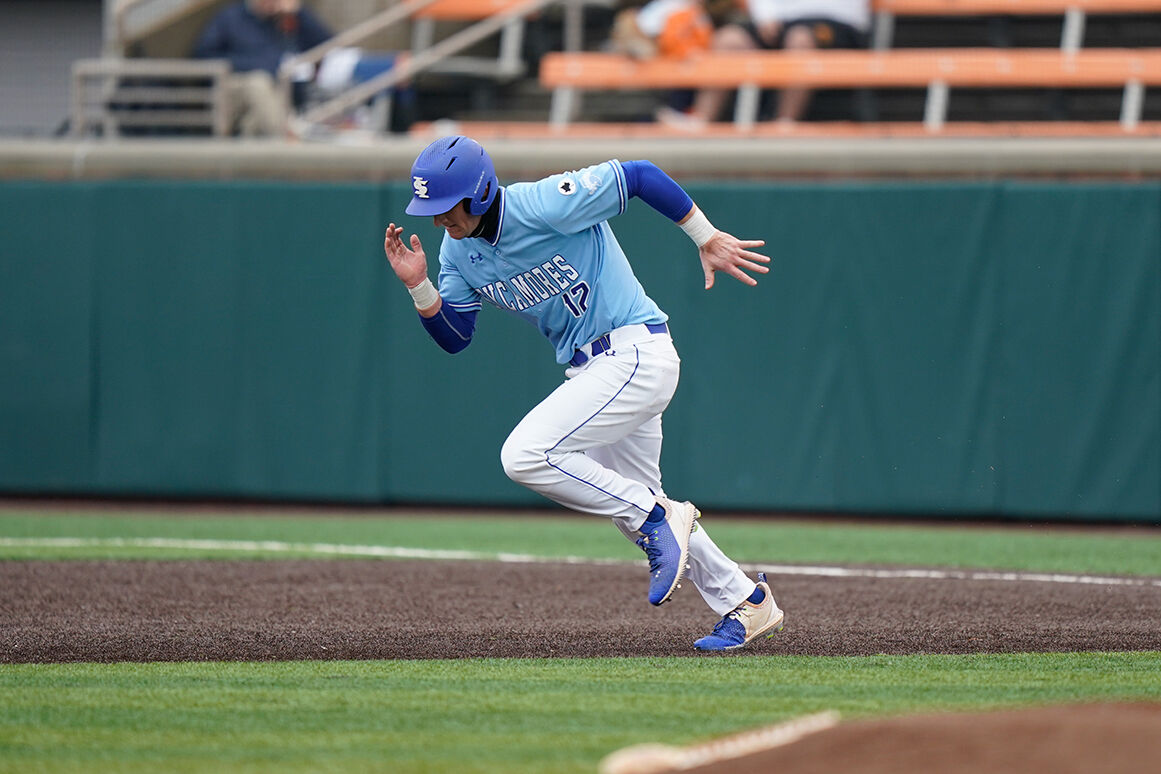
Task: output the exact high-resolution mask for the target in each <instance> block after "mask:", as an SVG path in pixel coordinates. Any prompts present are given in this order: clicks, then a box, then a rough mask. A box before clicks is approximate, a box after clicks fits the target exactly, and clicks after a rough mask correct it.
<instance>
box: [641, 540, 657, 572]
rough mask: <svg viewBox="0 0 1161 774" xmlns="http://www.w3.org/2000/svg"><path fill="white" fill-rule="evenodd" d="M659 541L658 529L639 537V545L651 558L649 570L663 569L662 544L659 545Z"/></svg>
mask: <svg viewBox="0 0 1161 774" xmlns="http://www.w3.org/2000/svg"><path fill="white" fill-rule="evenodd" d="M658 542H659V541H658V540H657V530H653V532H650V533H649V534H648V535H643V536H642V537H639V538H637V545H639V546H641V550H643V551H644V552H645V556H646V557H647V558H648V559H649V572H657V571H658V570H659V569H661V546H659V545H657V543H658Z"/></svg>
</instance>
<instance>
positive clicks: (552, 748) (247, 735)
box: [0, 653, 1161, 774]
mask: <svg viewBox="0 0 1161 774" xmlns="http://www.w3.org/2000/svg"><path fill="white" fill-rule="evenodd" d="M727 688H728V693H727V692H725V691H724V689H727ZM0 695H2V696H3V697H4V701H3V702H0V771H3V772H27V771H38V772H57V771H60V772H71V771H77V770H88V771H92V770H101V771H124V772H146V771H177V772H180V771H210V770H212V771H227V772H246V771H280V772H282V771H290V772H295V771H342V772H358V771H392V772H400V773H402V774H406V773H409V772H434V771H445V770H446V771H456V772H493V771H495V772H508V773H518V772H529V773H531V772H545V771H552V772H586V773H588V774H591V772H593V771H594V770H595V768H596V764H597V762H598V761H599V759H600V758H601V757H602V756H604V755H605V754H607V753H609V752H611V751H612V750H615V749H618V748H620V747H623V746H627V745H630V744H635V743H638V742H640V741H642V740H643V739H645V738H649V739H653V740H658V741H664V742H667V743H672V744H685V743H691V742H695V741H699V740H704V739H708V738H711V737H714V736H718V735H721V734H725V733H729V732H732V731H736V730H740V729H744V728H751V727H755V726H760V725H764V724H768V723H774V722H778V721H780V720H785V719H788V718H790V717H794V716H797V715H801V714H805V713H809V712H816V711H820V710H824V709H836V710H838V711H839V712H840V713H842V714H843V716H844V717H846V718H859V717H868V716H878V715H885V714H900V713H913V712H924V711H946V710H957V711H958V710H982V709H989V708H997V707H1011V706H1022V705H1033V704H1049V703H1059V702H1066V701H1067V702H1073V701H1092V700H1151V701H1161V654H1157V653H1115V654H1099V653H1098V654H1036V655H995V656H979V655H976V656H915V657H910V658H899V657H886V656H878V657H864V658H805V657H778V656H755V657H741V658H736V657H735V658H730V657H727V658H711V659H594V660H568V659H564V660H465V661H401V662H290V663H206V664H113V665H96V664H56V665H8V666H5V667H3V668H2V669H0ZM727 697H728V698H727ZM662 708H664V711H663V710H662Z"/></svg>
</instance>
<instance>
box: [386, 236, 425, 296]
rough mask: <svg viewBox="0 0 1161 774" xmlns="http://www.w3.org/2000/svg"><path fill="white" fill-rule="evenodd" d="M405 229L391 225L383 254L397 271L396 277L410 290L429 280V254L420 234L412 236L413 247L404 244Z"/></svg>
mask: <svg viewBox="0 0 1161 774" xmlns="http://www.w3.org/2000/svg"><path fill="white" fill-rule="evenodd" d="M402 237H403V227H402V226H396V225H395V224H394V223H391V224H389V225H388V226H387V233H386V235H385V236H384V238H383V252H385V253H386V254H387V261H388V263H390V264H391V268H392V269H393V270H394V271H395V276H396V277H398V278H399V280H400V281H401V282H402V283H403V284H404V285H406V286H407V287H409V288H413V287H415V286H416V285H418V284H419V283H421V282H423V281H424V280H425V279H427V254H426V253H424V252H423V244H422V243H421V242H420V241H419V235H418V234H412V235H411V240H410V241H411V247H410V248H408V247H407V245H405V244H403V239H402Z"/></svg>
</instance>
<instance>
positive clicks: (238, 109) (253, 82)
mask: <svg viewBox="0 0 1161 774" xmlns="http://www.w3.org/2000/svg"><path fill="white" fill-rule="evenodd" d="M226 85H227V92H228V95H229V101H230V124H231V125H232V126H233V128H234V129H235V130H236V131H237V133H238V134H240V135H242V136H243V137H278V136H281V135H282V134H283V132H284V128H285V127H284V124H285V121H286V115H287V108H286V99H285V97H284V96H283V94H282V92H281V90H280V89H279V88H278V85H277V84H276V83H275V82H274V78H272V77H271V76H270V73H268V72H266V71H265V70H252V71H251V72H248V73H233V74H232V75H231V76H230V77H229V80H228V81H227V82H226Z"/></svg>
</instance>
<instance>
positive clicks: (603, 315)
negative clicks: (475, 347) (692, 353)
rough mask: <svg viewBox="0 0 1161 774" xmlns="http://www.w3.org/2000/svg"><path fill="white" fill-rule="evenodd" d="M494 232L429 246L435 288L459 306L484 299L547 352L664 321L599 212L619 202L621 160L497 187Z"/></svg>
mask: <svg viewBox="0 0 1161 774" xmlns="http://www.w3.org/2000/svg"><path fill="white" fill-rule="evenodd" d="M499 196H500V215H499V226H498V228H497V231H496V236H495V241H494V242H489V241H488V240H486V239H481V238H466V239H460V240H456V239H452V238H451V237H449V236H447V234H444V238H443V243H442V244H441V245H440V250H439V263H440V272H439V293H440V296H441V297H442V298H443V302H444V303H445V304H447V305H448V306H450V307H451V308H452V309H455V310H456V311H459V312H469V311H475V310H478V309H480V307H481V306H482V303H483V302H484V301H487V302H488V303H490V304H492V305H494V306H497V307H499V308H501V309H506V310H508V311H510V312H512V313H514V314H516V315H518V316H520V317H522V318H524V319H525V320H527V321H528V322H530V323H532V324H533V325H535V326H536V327H537V328H538V329H539V330H540V332H541V333H542V334H544V336H545V337H547V338H548V340H549V341H550V342H552V346H553V348H554V349H555V350H556V361H557V362H558V363H561V364H562V365H563V364H565V363H567V362H568V361H569V359H570V358H572V356H573V354H574V353H575V351H576V350H577V348H578V347H581V346H583V345H585V344H588V343H589V342H590V341H593V340H594V339H596V338H598V337H600V336H603V335H604V334H606V333H608V332H609V331H611V330H613V329H614V328H619V327H621V326H623V325H634V324H638V323H660V322H665V321H666V320H667V319H668V317H667V315H666V314H665V313H664V312H662V311H661V309H660V308H658V306H657V304H655V303H654V302H653V300H652V299H651V298H649V296H647V295H645V289H644V288H642V287H641V283H640V282H639V281H638V280H637V277H636V275H634V273H633V269H632V267H631V266H630V265H629V259H628V258H626V257H625V253H624V251H623V250H621V245H620V244H618V243H617V239H616V237H615V236H613V231H612V229H611V228H610V227H609V224H608V219H609V218H611V217H613V216H614V215H620V214H621V213H622V212H624V211H625V206H626V204H627V203H628V195H627V193H626V183H625V171H624V169H623V168H622V167H621V162H619V161H617V160H612V161H607V162H605V163H603V164H598V165H596V166H592V167H586V168H585V169H581V170H578V171H576V172H565V173H562V174H559V175H553V176H551V177H547V178H544V179H543V180H539V181H537V182H535V183H516V184H514V185H511V186H508V187H506V188H501V189H500V192H499Z"/></svg>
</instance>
